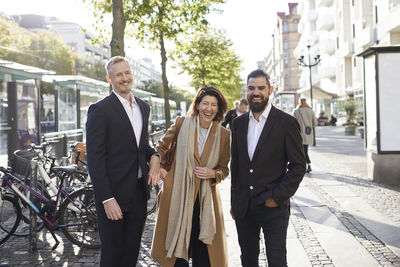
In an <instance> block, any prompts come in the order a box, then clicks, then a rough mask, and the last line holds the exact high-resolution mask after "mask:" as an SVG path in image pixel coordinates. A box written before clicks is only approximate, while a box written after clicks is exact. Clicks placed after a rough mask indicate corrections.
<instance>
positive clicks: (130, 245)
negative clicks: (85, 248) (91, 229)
mask: <svg viewBox="0 0 400 267" xmlns="http://www.w3.org/2000/svg"><path fill="white" fill-rule="evenodd" d="M136 188H137V189H135V191H134V192H132V194H133V195H134V205H133V206H132V207H130V208H129V209H128V210H126V211H124V210H123V211H122V216H123V218H122V220H118V221H113V220H109V219H108V218H107V216H106V213H105V210H104V206H103V204H101V203H100V204H96V209H97V217H98V225H99V233H100V240H101V259H100V266H101V267H127V266H136V262H137V258H138V255H139V250H140V242H141V239H142V233H143V228H144V224H145V221H146V204H147V203H146V202H147V201H146V198H145V192H144V190H143V185H142V184H140V183H139V184H138V186H137V187H136Z"/></svg>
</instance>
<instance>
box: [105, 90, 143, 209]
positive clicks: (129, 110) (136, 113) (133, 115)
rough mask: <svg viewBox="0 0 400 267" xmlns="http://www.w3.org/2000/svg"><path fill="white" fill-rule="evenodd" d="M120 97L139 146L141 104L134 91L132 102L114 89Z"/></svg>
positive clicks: (141, 124) (139, 171) (140, 175)
mask: <svg viewBox="0 0 400 267" xmlns="http://www.w3.org/2000/svg"><path fill="white" fill-rule="evenodd" d="M112 92H113V93H114V94H115V95H116V96H117V97H118V99H119V101H120V102H121V104H122V106H123V107H124V109H125V112H126V115H128V118H129V121H130V122H131V125H132V129H133V132H134V135H135V138H136V144H137V146H138V147H139V144H140V136H141V134H142V128H143V119H142V111H141V110H140V106H139V104H138V103H137V102H136V99H135V97H134V95H133V94H132V93H130V94H131V99H132V101H131V103H129V101H128V100H126V99H125V98H123V97H122V96H120V95H119V94H118V93H117V92H115V91H114V90H113V91H112ZM141 177H142V170H141V169H140V166H139V169H138V178H141ZM111 199H114V198H113V197H112V198H109V199H106V200H104V201H103V204H104V203H106V202H107V201H109V200H111Z"/></svg>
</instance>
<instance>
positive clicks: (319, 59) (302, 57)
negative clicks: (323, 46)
mask: <svg viewBox="0 0 400 267" xmlns="http://www.w3.org/2000/svg"><path fill="white" fill-rule="evenodd" d="M310 48H311V45H307V50H308V64H306V63H305V62H304V56H303V55H301V56H300V58H299V60H298V62H297V64H298V65H299V66H302V67H308V69H309V70H310V98H311V109H313V98H312V74H311V68H312V67H314V66H317V65H318V63H319V62H321V58H320V56H319V55H317V56H316V57H314V62H311V55H310ZM313 132H314V136H313V146H315V145H316V142H315V127H313Z"/></svg>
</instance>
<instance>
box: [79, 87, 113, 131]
mask: <svg viewBox="0 0 400 267" xmlns="http://www.w3.org/2000/svg"><path fill="white" fill-rule="evenodd" d="M108 90H109V89H108V88H106V87H95V86H94V85H93V86H89V85H85V84H82V85H80V94H81V95H80V114H79V115H80V121H81V128H83V129H84V128H85V124H86V120H87V112H88V109H89V106H90V105H91V104H94V103H96V102H97V101H99V100H100V99H102V98H104V97H105V96H107V95H108Z"/></svg>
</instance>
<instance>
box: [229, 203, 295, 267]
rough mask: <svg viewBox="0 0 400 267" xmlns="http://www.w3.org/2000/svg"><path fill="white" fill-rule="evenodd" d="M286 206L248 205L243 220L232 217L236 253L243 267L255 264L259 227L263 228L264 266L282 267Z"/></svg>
mask: <svg viewBox="0 0 400 267" xmlns="http://www.w3.org/2000/svg"><path fill="white" fill-rule="evenodd" d="M289 215H290V208H289V207H286V206H285V207H276V208H267V207H265V206H252V205H250V207H249V210H248V212H247V215H246V217H245V218H243V219H239V218H235V223H236V230H237V233H238V239H239V245H240V250H241V253H242V255H241V256H240V258H241V261H242V265H243V266H244V267H258V266H259V265H258V256H259V254H260V230H261V229H262V230H263V233H264V239H265V249H266V252H267V260H268V267H286V266H287V259H286V236H287V228H288V224H289Z"/></svg>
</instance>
